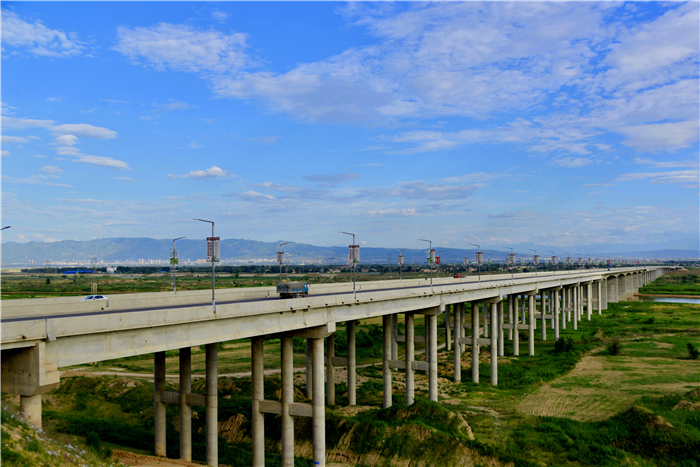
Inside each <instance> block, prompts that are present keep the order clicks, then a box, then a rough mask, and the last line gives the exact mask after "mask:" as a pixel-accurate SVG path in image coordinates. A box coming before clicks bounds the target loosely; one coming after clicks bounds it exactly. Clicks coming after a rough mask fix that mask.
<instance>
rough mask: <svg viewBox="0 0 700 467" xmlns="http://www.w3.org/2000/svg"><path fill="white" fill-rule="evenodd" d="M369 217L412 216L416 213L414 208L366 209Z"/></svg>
mask: <svg viewBox="0 0 700 467" xmlns="http://www.w3.org/2000/svg"><path fill="white" fill-rule="evenodd" d="M366 214H367V216H369V217H414V216H417V215H418V212H416V210H415V209H412V208H409V209H377V210H369V211H367V213H366Z"/></svg>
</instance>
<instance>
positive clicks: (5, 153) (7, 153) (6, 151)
mask: <svg viewBox="0 0 700 467" xmlns="http://www.w3.org/2000/svg"><path fill="white" fill-rule="evenodd" d="M9 155H10V151H8V150H6V149H3V151H2V157H5V156H9Z"/></svg>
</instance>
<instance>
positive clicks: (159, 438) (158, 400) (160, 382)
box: [153, 352, 165, 456]
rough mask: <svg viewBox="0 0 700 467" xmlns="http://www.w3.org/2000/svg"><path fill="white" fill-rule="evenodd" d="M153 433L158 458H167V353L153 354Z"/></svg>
mask: <svg viewBox="0 0 700 467" xmlns="http://www.w3.org/2000/svg"><path fill="white" fill-rule="evenodd" d="M153 386H154V388H153V389H154V390H153V400H154V408H153V419H154V420H153V433H154V436H155V447H154V452H155V455H156V456H165V401H164V400H163V399H164V397H163V394H164V393H165V352H156V353H154V354H153Z"/></svg>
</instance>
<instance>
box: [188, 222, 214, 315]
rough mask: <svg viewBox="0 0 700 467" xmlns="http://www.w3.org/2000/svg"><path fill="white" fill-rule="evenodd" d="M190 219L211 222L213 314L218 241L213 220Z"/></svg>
mask: <svg viewBox="0 0 700 467" xmlns="http://www.w3.org/2000/svg"><path fill="white" fill-rule="evenodd" d="M192 220H194V221H200V222H209V223H210V224H211V306H212V309H213V310H214V314H216V295H215V292H214V291H215V290H216V272H215V270H214V268H215V267H216V262H217V261H218V260H219V258H217V257H216V248H215V245H216V242H218V238H216V237H215V236H214V221H208V220H206V219H196V218H193V219H192ZM207 240H208V239H207ZM208 243H210V242H209V241H207V244H208ZM208 246H209V245H207V247H208ZM207 249H208V248H207Z"/></svg>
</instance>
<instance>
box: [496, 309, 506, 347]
mask: <svg viewBox="0 0 700 467" xmlns="http://www.w3.org/2000/svg"><path fill="white" fill-rule="evenodd" d="M499 298H501V300H499V301H498V319H497V321H498V356H499V357H503V356H504V355H505V354H506V352H505V340H504V337H505V336H504V332H503V324H504V323H503V297H499Z"/></svg>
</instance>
